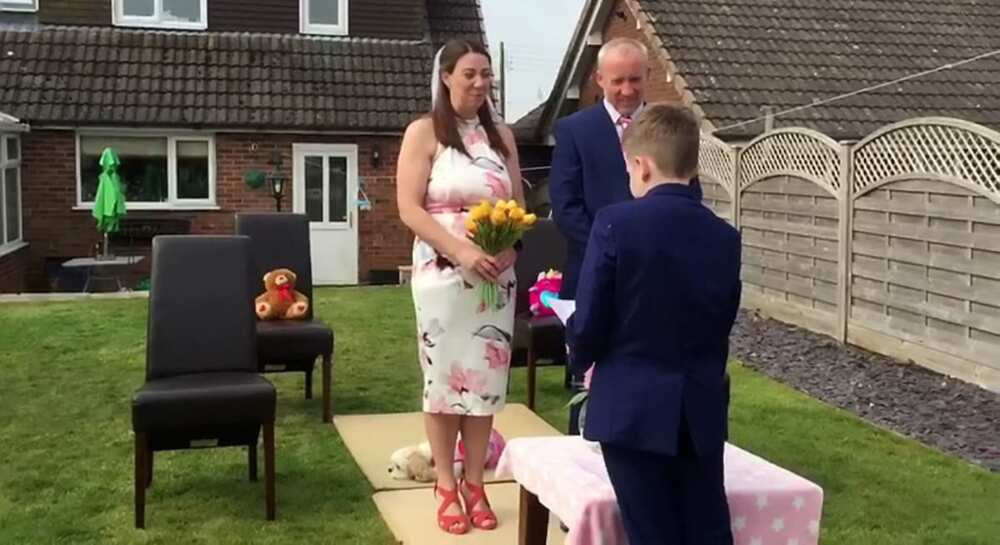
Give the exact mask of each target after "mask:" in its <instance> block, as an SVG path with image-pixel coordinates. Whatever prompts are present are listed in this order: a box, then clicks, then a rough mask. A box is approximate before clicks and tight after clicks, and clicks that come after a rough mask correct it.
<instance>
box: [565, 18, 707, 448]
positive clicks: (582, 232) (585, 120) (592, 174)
mask: <svg viewBox="0 0 1000 545" xmlns="http://www.w3.org/2000/svg"><path fill="white" fill-rule="evenodd" d="M648 76H649V56H648V53H647V51H646V47H645V46H644V45H643V44H642V42H639V41H637V40H632V39H628V38H616V39H613V40H610V41H608V43H606V44H604V46H602V47H601V50H600V51H599V52H598V54H597V70H596V71H595V74H594V79H595V81H596V82H597V84H598V86H600V88H601V90H602V91H603V93H604V98H603V100H601V101H600V102H599V103H597V104H595V105H593V106H591V107H589V108H585V109H583V110H580V111H579V112H576V113H574V114H572V115H570V116H567V117H565V118H562V119H560V120H559V121H558V122H557V123H556V124H555V128H554V135H555V139H556V145H555V149H554V150H553V152H552V170H551V174H550V176H549V196H550V198H551V201H552V215H553V219H554V220H555V223H556V225H557V226H558V227H559V230H560V231H561V232H562V234H563V236H564V237H565V238H566V263H565V266H564V268H563V282H562V290H561V292H560V294H559V296H560V298H562V299H575V295H576V286H577V279H578V277H579V274H580V264H581V262H582V261H583V251H584V248H586V246H587V237H588V236H589V235H590V228H591V225H592V224H593V221H594V216H595V214H597V211H598V210H600V209H602V208H604V207H605V206H608V205H610V204H615V203H619V202H624V201H628V200H631V199H632V195H631V193H629V182H628V172H627V171H626V169H625V158H624V155H623V152H622V147H621V135H622V132H623V131H624V130H625V128H627V127H628V126H629V124H630V123H631V122H632V119H634V118H636V117H637V116H638V115H639V114H640V113H641V112H642V109H643V107H644V106H645V98H644V91H645V86H646V80H647V79H648ZM693 186H694V187H695V188H696V192H697V195H698V197H699V199H700V198H701V192H700V186H699V185H698V181H697V180H695V181H694V184H693ZM574 382H575V383H576V384H577V385H579V384H581V383H582V377H581V376H580V375H576V376H575V377H574ZM576 422H577V418H576V410H574V411H572V413H571V415H570V426H569V432H570V433H571V434H575V433H577V430H576V428H577V426H576Z"/></svg>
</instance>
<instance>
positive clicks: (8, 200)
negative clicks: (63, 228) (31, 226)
mask: <svg viewBox="0 0 1000 545" xmlns="http://www.w3.org/2000/svg"><path fill="white" fill-rule="evenodd" d="M20 242H21V148H20V142H19V139H18V137H16V136H10V135H7V136H0V253H2V252H3V250H7V249H9V248H11V247H13V246H14V245H15V244H18V243H20Z"/></svg>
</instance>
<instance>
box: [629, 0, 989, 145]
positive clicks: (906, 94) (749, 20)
mask: <svg viewBox="0 0 1000 545" xmlns="http://www.w3.org/2000/svg"><path fill="white" fill-rule="evenodd" d="M638 4H639V5H640V7H641V9H642V10H643V12H644V13H645V14H646V16H647V17H648V18H649V19H650V20H651V21H652V24H653V28H654V32H655V34H656V35H657V37H658V38H659V39H660V40H661V41H662V42H663V43H664V45H665V49H666V52H667V54H668V55H669V56H670V58H671V59H672V60H673V62H674V63H675V64H676V66H677V68H678V72H679V74H680V75H681V76H682V77H683V79H684V81H685V82H686V84H687V86H688V90H689V91H690V92H691V93H693V95H694V98H695V101H696V103H697V104H698V105H699V106H700V107H701V108H702V110H703V111H704V112H705V114H706V116H707V117H708V119H709V120H710V121H711V122H712V123H713V124H714V125H715V126H716V127H725V126H727V125H731V124H733V123H738V122H741V121H745V120H749V119H753V118H756V117H758V116H760V115H762V111H761V109H762V107H764V106H771V107H773V108H774V110H775V111H780V110H784V109H787V108H791V107H795V106H799V105H802V104H809V103H811V102H813V101H817V100H822V99H825V98H829V97H833V96H836V95H840V94H842V93H847V92H850V91H854V90H857V89H861V88H865V87H868V86H871V85H875V84H878V83H882V82H885V81H889V80H893V79H896V78H899V77H902V76H905V75H907V74H911V73H915V72H920V71H924V70H928V69H931V68H935V67H938V66H941V65H944V64H947V63H951V62H955V61H959V60H961V59H965V58H969V57H973V56H976V55H979V54H982V53H986V52H989V51H992V50H997V49H1000V4H998V3H997V2H996V1H993V0H948V1H941V0H909V1H907V2H901V1H898V0H866V1H864V2H860V1H856V0H766V1H753V2H751V1H747V0H669V1H668V0H639V2H638ZM998 82H1000V56H995V57H991V58H987V59H983V60H980V61H977V62H974V63H971V64H967V65H964V66H961V67H959V68H955V69H951V70H945V71H941V72H937V73H935V74H933V75H929V76H925V77H920V78H918V79H915V80H912V81H908V82H905V83H901V84H898V85H893V86H891V87H888V88H883V89H880V90H877V91H874V92H869V93H865V94H861V95H857V96H854V97H851V98H848V99H845V100H841V101H838V102H834V103H832V104H829V105H822V106H818V107H814V108H809V109H805V110H802V111H800V112H797V113H794V114H790V115H788V116H783V117H779V118H777V119H776V121H775V126H790V125H798V126H807V127H810V128H814V129H817V130H819V131H822V132H824V133H826V134H828V135H830V136H833V137H834V138H856V137H860V136H864V135H866V134H868V133H869V132H871V131H872V130H874V129H876V128H878V127H880V126H882V125H885V124H887V123H891V122H895V121H900V120H903V119H907V118H911V117H918V116H948V117H957V118H961V119H965V120H969V121H973V122H976V123H980V124H983V125H987V126H991V127H993V128H998V129H1000V93H997V87H996V86H997V83H998ZM761 130H762V124H760V123H756V124H753V125H749V126H744V127H741V128H738V129H732V130H729V131H723V132H722V133H721V135H723V136H728V137H740V136H750V135H756V134H759V133H760V132H761Z"/></svg>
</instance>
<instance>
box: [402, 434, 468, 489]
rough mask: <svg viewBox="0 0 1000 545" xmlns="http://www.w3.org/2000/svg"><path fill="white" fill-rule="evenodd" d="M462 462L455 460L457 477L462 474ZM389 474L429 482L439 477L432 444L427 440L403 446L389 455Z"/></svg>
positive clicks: (404, 478) (405, 479)
mask: <svg viewBox="0 0 1000 545" xmlns="http://www.w3.org/2000/svg"><path fill="white" fill-rule="evenodd" d="M462 470H463V465H462V462H455V478H456V479H457V478H459V477H461V475H462ZM389 475H390V476H392V478H393V479H396V480H397V481H407V480H414V481H417V482H422V483H429V482H432V481H435V480H436V479H437V474H436V473H435V472H434V458H433V457H432V456H431V444H430V443H428V442H427V441H424V442H423V443H420V444H419V445H414V446H408V447H403V448H401V449H399V450H397V451H396V452H393V453H392V456H390V457H389Z"/></svg>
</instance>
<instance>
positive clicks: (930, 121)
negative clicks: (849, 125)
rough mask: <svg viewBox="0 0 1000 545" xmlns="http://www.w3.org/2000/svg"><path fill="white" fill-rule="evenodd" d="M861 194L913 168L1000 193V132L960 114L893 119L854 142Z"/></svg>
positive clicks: (857, 189)
mask: <svg viewBox="0 0 1000 545" xmlns="http://www.w3.org/2000/svg"><path fill="white" fill-rule="evenodd" d="M853 174H854V182H853V186H852V188H853V189H854V194H855V196H859V195H861V194H862V193H864V192H865V191H866V190H867V189H869V188H871V187H873V186H876V185H878V184H879V183H880V182H882V181H884V180H887V179H891V178H897V177H900V176H903V175H907V174H914V175H920V174H928V175H936V176H943V177H946V178H952V179H955V180H961V181H965V182H968V183H971V184H973V185H976V186H979V187H980V188H982V189H985V190H986V191H987V192H988V193H990V194H992V195H994V196H995V197H996V198H997V199H1000V133H997V132H995V131H992V130H990V129H987V128H986V127H982V126H980V125H976V124H973V123H968V122H966V121H961V120H958V119H943V118H925V119H914V120H910V121H905V122H903V123H898V124H895V125H890V126H888V127H885V128H883V129H880V130H878V131H876V132H875V133H873V134H871V135H870V136H868V137H867V138H865V139H864V140H862V141H861V142H858V144H857V146H856V147H855V148H854V173H853Z"/></svg>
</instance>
